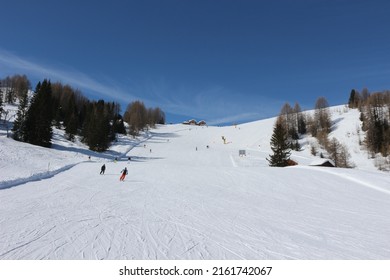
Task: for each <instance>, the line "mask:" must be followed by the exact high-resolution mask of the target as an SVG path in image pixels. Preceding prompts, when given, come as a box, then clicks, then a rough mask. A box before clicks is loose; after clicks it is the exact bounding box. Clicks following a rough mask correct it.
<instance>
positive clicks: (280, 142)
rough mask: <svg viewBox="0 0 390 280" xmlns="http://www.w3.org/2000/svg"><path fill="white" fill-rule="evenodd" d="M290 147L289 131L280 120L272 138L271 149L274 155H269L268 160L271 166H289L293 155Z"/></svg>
mask: <svg viewBox="0 0 390 280" xmlns="http://www.w3.org/2000/svg"><path fill="white" fill-rule="evenodd" d="M290 147H291V144H290V143H289V141H288V134H287V130H286V128H285V127H284V126H283V122H282V121H281V120H280V118H278V119H277V121H276V124H275V126H274V130H273V134H272V137H271V149H272V151H273V152H274V153H273V155H269V157H270V158H269V159H268V158H267V161H268V162H269V165H270V166H274V167H284V166H287V165H288V160H289V159H290V154H291V150H290Z"/></svg>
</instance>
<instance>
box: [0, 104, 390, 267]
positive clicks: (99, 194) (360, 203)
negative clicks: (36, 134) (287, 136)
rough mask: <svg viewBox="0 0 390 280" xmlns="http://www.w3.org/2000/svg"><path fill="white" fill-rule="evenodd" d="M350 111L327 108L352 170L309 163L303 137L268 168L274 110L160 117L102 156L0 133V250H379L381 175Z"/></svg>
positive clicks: (384, 238)
mask: <svg viewBox="0 0 390 280" xmlns="http://www.w3.org/2000/svg"><path fill="white" fill-rule="evenodd" d="M357 114H358V112H357V111H356V112H355V111H353V110H351V111H348V112H343V110H342V109H340V108H339V109H338V111H335V112H334V113H333V119H334V120H337V121H335V124H336V126H337V127H335V128H334V132H333V136H334V137H338V139H341V140H342V139H343V138H345V139H346V140H345V141H343V143H346V142H347V143H346V144H347V145H348V147H349V149H350V153H351V155H352V161H353V162H354V164H355V166H356V168H354V169H341V168H325V167H314V166H310V165H309V164H310V162H312V161H313V160H314V159H315V157H314V156H312V155H311V154H310V145H311V144H312V143H311V140H310V139H309V140H308V139H302V142H301V144H302V151H301V152H294V153H293V155H292V158H293V159H294V160H295V161H297V162H298V163H299V165H297V166H294V167H288V168H271V167H269V166H268V162H267V160H266V158H267V157H268V156H269V154H270V153H271V150H270V145H269V141H270V138H271V134H272V128H273V124H274V121H275V120H274V119H268V120H263V121H258V122H253V123H248V124H243V125H237V126H228V127H197V126H187V125H181V124H178V125H166V126H159V127H157V128H156V129H152V130H150V131H149V132H146V133H144V134H142V135H141V136H140V137H138V138H134V139H133V138H130V137H124V136H123V137H119V138H118V141H117V142H116V143H115V144H114V145H113V147H112V148H111V149H110V151H107V152H105V153H103V154H97V153H93V152H91V151H88V149H87V148H86V147H84V146H83V145H82V144H81V143H79V142H76V143H71V142H68V141H65V140H64V138H63V136H62V132H61V131H60V130H56V131H55V139H54V141H53V142H54V145H53V149H45V148H40V147H35V146H31V145H28V144H25V143H20V142H15V141H13V140H11V139H9V138H6V137H5V133H4V131H1V134H0V156H1V158H0V259H61V260H62V259H159V260H164V259H304V260H305V259H390V242H389V240H390V239H389V236H390V218H389V217H390V176H389V173H386V172H381V171H377V170H376V169H375V167H373V166H372V163H371V162H369V161H368V159H367V158H368V157H367V155H366V154H365V152H364V151H361V149H360V148H359V144H358V135H357V134H359V131H358V129H357V128H356V126H358V125H359V124H358V123H355V121H356V120H357V121H358V119H356V118H355V117H353V115H357ZM222 136H224V137H225V139H226V144H224V142H223V140H222ZM359 137H360V136H359ZM239 150H245V151H246V156H242V157H240V156H239ZM89 157H90V158H89ZM129 157H130V160H129ZM115 158H117V160H115ZM367 162H368V163H367ZM103 164H105V165H106V167H107V169H106V172H105V174H104V175H100V174H99V173H100V167H101V166H102V165H103ZM124 167H127V168H128V170H129V174H128V176H127V177H126V179H125V181H124V182H120V181H119V176H120V172H121V170H122V169H123V168H124Z"/></svg>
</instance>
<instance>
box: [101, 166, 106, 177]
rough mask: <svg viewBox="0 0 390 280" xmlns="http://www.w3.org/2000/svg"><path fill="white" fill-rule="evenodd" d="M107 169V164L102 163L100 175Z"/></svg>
mask: <svg viewBox="0 0 390 280" xmlns="http://www.w3.org/2000/svg"><path fill="white" fill-rule="evenodd" d="M105 171H106V165H105V164H103V165H102V168H101V169H100V175H102V174H103V175H104V172H105Z"/></svg>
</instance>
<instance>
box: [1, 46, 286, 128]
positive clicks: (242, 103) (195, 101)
mask: <svg viewBox="0 0 390 280" xmlns="http://www.w3.org/2000/svg"><path fill="white" fill-rule="evenodd" d="M0 65H1V67H0V75H4V74H6V73H7V72H8V73H11V72H13V73H14V74H15V73H17V74H26V75H28V76H29V77H30V78H31V77H33V78H35V79H37V80H41V79H43V78H47V79H50V80H51V81H52V82H56V81H60V82H62V83H65V84H69V85H71V86H72V87H74V88H78V89H80V90H82V92H83V93H84V94H85V95H87V96H88V97H91V95H92V97H91V98H103V99H105V98H107V99H109V100H110V101H111V100H112V101H115V102H119V103H121V104H124V105H125V106H126V105H127V104H128V103H129V102H131V101H134V100H142V101H143V102H144V103H145V105H146V106H148V107H157V106H158V107H160V108H162V109H163V111H165V112H166V113H170V114H173V115H181V116H190V117H194V118H199V119H204V120H206V121H207V122H208V123H209V124H226V123H240V122H243V121H252V120H256V119H260V118H264V117H268V116H270V114H272V113H271V112H273V110H276V109H275V108H276V107H275V102H274V101H273V102H272V100H267V99H265V97H263V96H257V97H255V98H252V100H248V96H246V95H245V94H240V93H236V92H232V91H230V90H228V89H226V88H224V87H223V86H220V85H213V86H209V87H205V88H195V87H194V86H188V85H178V84H175V85H172V83H169V82H168V81H166V80H165V79H162V78H161V79H159V80H151V79H149V80H146V81H144V82H141V83H140V82H138V83H135V82H132V81H131V80H127V81H122V82H121V84H119V83H118V81H117V80H113V79H112V78H110V77H103V78H102V77H99V79H98V78H94V77H92V76H90V75H87V74H85V73H83V72H81V71H78V70H76V69H72V68H69V67H68V66H64V67H61V68H59V67H58V66H52V65H48V64H46V65H45V64H43V63H38V62H35V61H34V60H32V59H25V58H22V57H20V56H17V55H15V54H13V53H11V52H8V51H5V50H2V49H1V48H0ZM123 83H125V84H123ZM272 104H274V105H272ZM276 106H277V107H279V106H280V104H277V105H276ZM277 110H278V109H277Z"/></svg>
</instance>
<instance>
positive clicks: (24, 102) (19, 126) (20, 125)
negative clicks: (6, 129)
mask: <svg viewBox="0 0 390 280" xmlns="http://www.w3.org/2000/svg"><path fill="white" fill-rule="evenodd" d="M27 107H28V95H27V91H26V92H25V93H24V94H23V95H22V97H21V99H20V100H19V107H18V112H17V113H16V119H15V121H14V126H13V128H12V132H13V138H14V139H15V140H17V141H25V138H26V137H25V133H26V114H27V109H28V108H27Z"/></svg>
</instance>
